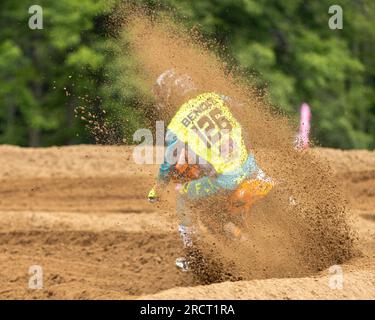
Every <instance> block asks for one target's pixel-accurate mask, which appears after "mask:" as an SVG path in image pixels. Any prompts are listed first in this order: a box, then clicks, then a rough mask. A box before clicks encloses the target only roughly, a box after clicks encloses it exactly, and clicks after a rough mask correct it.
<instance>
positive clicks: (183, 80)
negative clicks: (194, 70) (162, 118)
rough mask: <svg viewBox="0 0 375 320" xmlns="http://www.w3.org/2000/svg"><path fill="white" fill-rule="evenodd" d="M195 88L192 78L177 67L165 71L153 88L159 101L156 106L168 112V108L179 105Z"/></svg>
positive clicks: (163, 111) (159, 109)
mask: <svg viewBox="0 0 375 320" xmlns="http://www.w3.org/2000/svg"><path fill="white" fill-rule="evenodd" d="M195 90H196V87H195V84H194V82H193V80H192V78H191V77H190V76H189V75H187V74H180V73H178V72H177V71H176V70H175V69H168V70H166V71H164V72H163V73H162V74H161V75H160V76H159V77H158V78H157V80H156V83H155V84H154V86H153V89H152V91H153V93H154V95H155V98H156V102H157V104H156V108H157V109H158V111H159V112H160V113H168V110H170V109H174V108H176V107H178V106H179V104H181V103H183V102H184V100H186V97H187V96H188V95H189V94H191V93H192V92H193V91H195ZM173 111H174V110H173Z"/></svg>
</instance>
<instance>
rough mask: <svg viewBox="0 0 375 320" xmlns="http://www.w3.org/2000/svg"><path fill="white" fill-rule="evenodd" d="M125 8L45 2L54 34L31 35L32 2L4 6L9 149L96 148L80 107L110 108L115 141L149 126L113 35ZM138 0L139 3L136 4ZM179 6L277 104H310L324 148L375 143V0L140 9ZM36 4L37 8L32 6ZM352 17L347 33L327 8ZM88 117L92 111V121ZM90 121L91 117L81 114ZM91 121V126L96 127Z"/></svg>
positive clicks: (3, 116) (220, 0)
mask: <svg viewBox="0 0 375 320" xmlns="http://www.w3.org/2000/svg"><path fill="white" fill-rule="evenodd" d="M119 2H120V0H113V1H110V0H99V1H97V0H80V1H75V0H61V1H53V0H45V1H42V0H41V1H38V3H35V4H39V5H41V6H42V7H43V9H44V29H43V30H30V29H29V28H28V19H29V17H30V14H29V13H28V8H29V6H30V5H31V3H30V2H29V1H25V0H18V1H13V0H2V1H1V4H0V8H1V11H0V23H1V28H0V35H1V36H0V79H1V83H2V85H1V86H0V143H12V144H19V145H31V146H32V145H44V146H45V145H52V144H70V143H81V142H85V143H87V142H93V139H92V138H91V136H90V135H89V134H87V131H86V130H84V126H83V122H82V121H81V120H80V119H79V118H78V119H76V118H74V112H73V111H74V108H75V107H82V108H84V110H86V111H87V112H88V111H89V112H91V113H93V114H96V113H100V112H101V111H100V109H105V110H106V119H107V121H108V122H109V123H110V124H111V123H113V124H116V125H115V126H114V127H113V128H110V129H109V130H110V132H111V134H110V136H112V137H113V139H112V140H110V142H117V141H122V139H123V138H127V139H128V141H131V135H132V133H133V132H134V130H135V129H136V128H138V127H140V126H144V125H145V111H144V110H143V109H142V107H143V106H141V105H140V102H139V101H140V99H139V97H140V96H142V97H144V96H145V92H143V89H142V84H141V83H139V81H138V79H137V77H136V72H135V69H134V68H135V66H134V64H133V62H132V59H131V58H130V53H129V54H128V53H127V46H126V45H125V46H124V45H123V44H121V43H120V42H119V41H116V37H113V36H109V35H108V34H107V31H108V28H107V23H106V22H107V20H108V16H109V15H110V13H111V11H112V10H113V8H114V5H115V4H117V3H119ZM133 2H134V1H133ZM135 2H137V3H142V4H146V5H147V6H150V7H156V6H157V7H158V8H160V5H159V4H160V2H161V4H162V5H161V8H162V9H163V7H164V8H167V7H173V8H175V9H176V10H174V12H177V15H179V18H180V20H181V21H183V23H185V24H186V25H187V26H193V25H197V24H198V25H199V26H200V29H201V30H202V32H203V34H204V36H206V37H207V38H215V39H216V40H217V41H219V42H220V43H222V44H225V45H226V46H227V47H228V49H229V55H230V56H231V57H232V58H234V59H235V61H237V63H238V64H239V65H240V66H241V67H242V68H244V69H245V70H246V71H247V74H249V77H251V78H252V79H253V80H254V81H255V83H256V85H257V86H258V87H259V89H260V91H261V92H269V97H268V98H269V99H270V102H271V103H272V104H273V105H275V106H277V107H279V108H280V109H281V110H283V111H284V112H286V113H289V114H291V115H293V116H297V113H298V109H299V106H300V105H301V103H302V102H304V101H305V102H307V103H309V104H310V106H311V107H312V112H313V135H314V137H315V138H316V140H317V141H318V142H319V143H321V144H322V145H324V146H331V147H340V148H374V147H375V89H374V81H375V62H374V59H373V52H374V43H375V2H374V1H371V0H363V1H351V0H337V1H334V3H332V1H328V0H321V1H313V0H293V1H279V0H234V1H233V0H207V1H202V0H165V1H155V0H154V1H152V0H143V1H135ZM33 4H34V3H33ZM332 4H338V5H340V6H341V7H342V9H343V17H344V23H343V29H342V30H331V29H329V27H328V19H329V18H330V16H331V15H330V14H329V13H328V8H329V7H330V6H331V5H332ZM87 112H86V113H87ZM81 116H82V117H84V118H87V116H86V115H85V114H80V117H81ZM86 120H88V119H86Z"/></svg>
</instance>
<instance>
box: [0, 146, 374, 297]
mask: <svg viewBox="0 0 375 320" xmlns="http://www.w3.org/2000/svg"><path fill="white" fill-rule="evenodd" d="M312 152H314V153H318V154H319V156H321V157H323V158H326V159H328V160H329V161H330V163H331V166H332V169H333V171H334V172H335V175H336V177H337V179H339V180H340V181H341V182H342V183H343V185H344V187H345V193H346V196H347V199H348V204H349V207H350V209H351V212H352V215H353V217H354V225H353V228H354V229H356V230H357V232H358V236H359V242H358V246H359V249H360V251H361V252H362V254H361V255H360V256H358V257H357V258H354V259H352V260H350V261H348V262H346V263H345V264H343V265H342V269H343V279H344V288H343V289H342V290H339V289H336V290H334V289H331V288H330V287H329V285H328V283H329V277H330V276H332V274H330V273H329V270H323V271H322V272H320V273H318V274H316V275H314V276H309V277H303V278H280V279H275V278H270V279H259V280H250V281H238V282H223V283H216V284H211V285H199V284H198V283H196V282H195V280H194V279H193V277H192V275H191V274H189V273H181V272H179V271H178V270H176V268H175V267H174V259H175V258H176V257H177V256H179V255H180V254H181V244H180V239H179V236H178V234H177V231H176V229H177V228H176V224H177V221H176V219H175V217H174V215H173V210H174V208H173V206H172V205H171V204H169V203H167V204H165V203H162V204H158V205H151V204H149V203H148V202H147V201H146V200H145V196H146V194H147V191H148V189H149V188H150V186H151V185H152V183H153V177H154V174H155V172H156V169H157V168H156V166H145V167H143V168H140V166H138V165H136V164H134V162H133V161H132V148H130V147H104V146H74V147H61V148H57V147H56V148H47V149H23V148H19V147H11V146H1V147H0V154H1V156H0V179H1V184H0V195H1V197H0V262H1V268H0V298H2V299H103V298H104V299H134V298H151V299H153V298H156V299H157V298H161V299H168V298H170V299H176V298H177V299H303V298H308V299H325V298H333V299H340V298H341V299H342V298H349V299H364V298H367V299H374V298H375V152H368V151H340V150H332V149H315V150H312ZM32 265H40V266H41V267H42V268H43V284H44V286H43V289H39V290H32V289H28V282H29V277H30V275H29V274H28V270H29V267H30V266H32Z"/></svg>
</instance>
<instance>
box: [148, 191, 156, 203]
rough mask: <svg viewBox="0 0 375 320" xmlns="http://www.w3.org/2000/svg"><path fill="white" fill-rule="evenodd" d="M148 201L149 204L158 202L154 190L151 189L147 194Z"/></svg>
mask: <svg viewBox="0 0 375 320" xmlns="http://www.w3.org/2000/svg"><path fill="white" fill-rule="evenodd" d="M147 197H148V201H150V202H151V203H154V202H156V201H158V195H157V193H156V188H155V187H153V188H152V189H151V190H150V192H149V193H148V196H147Z"/></svg>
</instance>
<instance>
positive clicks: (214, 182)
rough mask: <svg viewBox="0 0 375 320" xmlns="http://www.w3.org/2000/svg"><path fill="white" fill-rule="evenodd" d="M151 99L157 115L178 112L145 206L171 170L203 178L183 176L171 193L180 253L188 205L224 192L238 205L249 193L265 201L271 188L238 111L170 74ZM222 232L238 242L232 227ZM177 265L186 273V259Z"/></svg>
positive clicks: (186, 238) (189, 229)
mask: <svg viewBox="0 0 375 320" xmlns="http://www.w3.org/2000/svg"><path fill="white" fill-rule="evenodd" d="M153 93H154V95H155V98H156V100H157V108H158V109H159V112H160V113H166V114H167V113H168V112H167V111H166V110H167V109H168V108H170V109H173V107H174V109H175V110H176V108H177V112H175V113H174V114H172V119H171V120H170V122H169V124H168V126H167V132H166V139H165V153H164V162H163V163H162V164H161V166H160V169H159V174H158V178H157V182H156V184H155V186H154V187H153V188H152V189H151V191H150V192H149V194H148V199H149V201H150V202H155V201H157V199H158V198H159V196H160V193H161V191H162V190H164V189H165V187H166V185H167V184H168V183H169V182H170V180H171V179H172V178H173V174H174V173H176V168H177V169H178V170H177V171H180V172H183V170H184V169H187V168H189V166H190V168H191V165H197V166H198V168H199V172H200V173H202V172H203V173H204V174H203V176H202V174H200V175H199V176H198V173H197V172H195V171H186V172H187V174H188V175H189V180H188V181H185V182H184V183H182V184H180V185H178V186H177V188H176V189H177V190H178V199H177V215H178V216H179V219H180V224H179V228H178V230H179V232H180V235H181V237H182V240H183V244H184V247H191V246H193V238H194V237H193V236H194V234H195V233H196V228H195V227H194V225H193V224H192V216H191V215H192V213H191V210H190V209H189V208H190V206H189V203H190V202H194V201H196V200H199V199H203V198H207V197H210V196H213V195H216V194H218V193H219V192H223V191H224V192H228V193H231V194H232V195H233V194H235V195H236V196H237V200H243V199H242V198H246V197H247V198H248V197H249V194H250V193H251V194H250V197H251V198H252V200H254V199H258V198H261V197H263V196H265V195H266V194H267V193H268V192H269V191H270V190H271V189H272V187H273V185H274V182H273V181H272V180H271V178H269V177H267V176H266V174H265V173H264V172H263V171H262V170H261V169H260V168H259V167H258V165H257V163H256V161H255V159H254V156H253V154H252V153H250V152H248V150H247V148H246V146H245V141H244V133H243V130H242V128H241V125H240V124H239V122H238V121H237V120H236V119H235V118H234V116H233V114H232V113H231V111H230V108H232V107H242V106H241V105H239V104H237V103H236V102H234V101H233V100H232V99H231V98H229V97H226V96H223V95H219V94H217V93H215V92H204V93H199V92H198V90H197V88H196V86H195V84H194V82H193V80H192V79H191V77H189V76H188V75H186V74H179V73H178V72H176V71H175V70H174V69H169V70H167V71H165V72H163V73H162V74H161V75H160V76H159V77H158V78H157V81H156V84H155V85H154V88H153ZM171 107H172V108H171ZM241 197H242V198H241ZM245 200H246V199H245ZM248 202H249V203H250V202H251V201H248ZM252 202H254V201H252ZM225 227H226V231H228V232H229V233H230V234H231V236H232V238H234V239H241V238H243V235H242V234H241V230H240V229H239V228H238V227H236V226H235V225H234V224H232V223H228V224H227V225H226V226H225ZM176 265H177V266H178V267H180V268H181V269H182V270H183V271H187V270H188V263H187V260H186V259H185V257H182V258H178V259H176Z"/></svg>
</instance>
